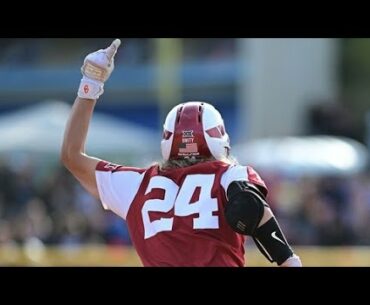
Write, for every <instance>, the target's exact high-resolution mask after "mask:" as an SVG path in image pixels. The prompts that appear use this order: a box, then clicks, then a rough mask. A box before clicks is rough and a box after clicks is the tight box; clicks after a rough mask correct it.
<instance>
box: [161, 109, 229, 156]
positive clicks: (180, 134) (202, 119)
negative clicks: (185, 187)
mask: <svg viewBox="0 0 370 305" xmlns="http://www.w3.org/2000/svg"><path fill="white" fill-rule="evenodd" d="M161 150H162V156H163V159H164V160H166V161H167V160H169V159H177V160H178V159H185V158H190V157H195V158H210V157H212V156H213V157H214V158H215V159H217V160H221V159H223V158H224V157H227V156H228V154H229V150H230V140H229V136H228V134H227V133H226V131H225V125H224V121H223V119H222V117H221V114H220V113H219V112H218V111H217V110H216V109H215V108H214V107H213V106H212V105H210V104H207V103H204V102H187V103H183V104H179V105H177V106H175V107H174V108H173V109H172V110H171V111H170V112H169V113H168V115H167V117H166V121H165V123H164V125H163V139H162V142H161Z"/></svg>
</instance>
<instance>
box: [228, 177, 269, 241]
mask: <svg viewBox="0 0 370 305" xmlns="http://www.w3.org/2000/svg"><path fill="white" fill-rule="evenodd" d="M227 195H228V198H229V201H228V203H227V205H226V207H225V211H224V212H225V213H224V214H225V218H226V221H227V223H228V224H229V225H230V227H231V228H232V229H233V230H234V231H235V232H237V233H240V234H243V235H253V234H254V232H255V231H256V228H257V226H258V224H259V223H260V221H261V219H262V216H263V213H264V206H265V204H264V202H263V200H262V199H261V198H260V197H259V196H258V194H257V191H256V190H254V189H252V188H251V187H250V186H249V185H248V184H247V183H246V182H245V181H236V182H233V183H231V184H230V186H229V188H228V190H227ZM266 205H267V204H266Z"/></svg>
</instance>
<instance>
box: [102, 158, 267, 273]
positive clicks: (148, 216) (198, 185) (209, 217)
mask: <svg viewBox="0 0 370 305" xmlns="http://www.w3.org/2000/svg"><path fill="white" fill-rule="evenodd" d="M251 171H253V170H252V169H251V168H249V167H243V166H239V165H229V164H227V163H224V162H221V161H208V162H201V163H198V164H195V165H192V166H188V167H183V168H174V169H167V170H160V168H159V166H158V165H154V166H152V167H150V168H148V169H137V168H129V167H122V166H115V165H110V164H108V163H106V162H104V163H102V164H100V165H99V166H98V168H97V182H98V188H99V193H100V196H101V199H102V202H103V205H104V206H105V208H109V209H111V210H113V211H114V212H116V214H118V215H120V216H121V217H122V218H124V219H126V221H127V224H128V228H129V231H130V236H131V239H132V241H133V244H134V246H135V249H136V251H137V253H138V254H139V256H140V258H141V260H142V262H143V264H144V266H244V241H245V238H244V236H242V235H240V234H238V233H236V232H234V231H233V230H232V229H231V227H229V225H228V224H227V223H226V220H225V218H224V207H225V205H226V203H227V200H226V191H225V190H227V186H228V185H229V184H230V182H231V181H235V180H240V179H241V180H248V175H249V176H250V177H251V178H252V179H255V182H256V183H257V184H262V187H263V186H264V184H263V181H259V180H257V179H256V178H255V176H254V175H255V174H256V173H255V172H254V171H253V172H251ZM107 172H110V174H108V173H107ZM257 177H258V175H257ZM258 178H259V177H258ZM249 180H250V179H249Z"/></svg>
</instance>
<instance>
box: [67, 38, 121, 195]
mask: <svg viewBox="0 0 370 305" xmlns="http://www.w3.org/2000/svg"><path fill="white" fill-rule="evenodd" d="M120 43H121V42H120V40H118V39H116V40H115V41H113V43H112V44H111V45H110V46H109V47H108V48H106V49H104V50H99V51H97V52H94V53H91V54H89V55H88V56H87V57H86V58H85V61H84V64H83V66H82V68H81V72H82V74H83V78H82V80H81V83H80V87H79V90H78V97H77V98H76V100H75V102H74V104H73V107H72V111H71V114H70V117H69V119H68V122H67V125H66V129H65V132H64V139H63V144H62V149H61V155H60V158H61V161H62V163H63V164H64V166H65V167H66V168H67V169H68V170H69V171H70V172H71V173H72V174H73V175H74V176H75V177H76V179H77V180H79V182H80V183H81V184H82V185H83V186H84V187H85V188H86V189H87V190H88V191H89V192H90V193H91V194H92V195H94V196H95V197H96V198H99V194H98V189H97V185H96V178H95V169H96V166H97V164H98V162H99V161H101V160H99V159H97V158H94V157H90V156H88V155H87V154H86V153H85V142H86V136H87V132H88V129H89V123H90V120H91V117H92V114H93V111H94V107H95V104H96V101H97V99H98V98H99V96H100V95H101V94H102V93H103V92H104V89H103V87H104V82H105V81H106V80H107V79H108V78H109V76H110V74H111V72H112V71H113V68H114V55H115V54H116V52H117V49H118V47H119V45H120Z"/></svg>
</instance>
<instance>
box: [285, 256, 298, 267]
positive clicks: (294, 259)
mask: <svg viewBox="0 0 370 305" xmlns="http://www.w3.org/2000/svg"><path fill="white" fill-rule="evenodd" d="M280 267H302V262H301V259H300V258H299V256H298V255H296V254H293V255H292V256H291V257H289V258H288V259H287V260H286V261H285V262H284V263H282V264H281V265H280Z"/></svg>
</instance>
